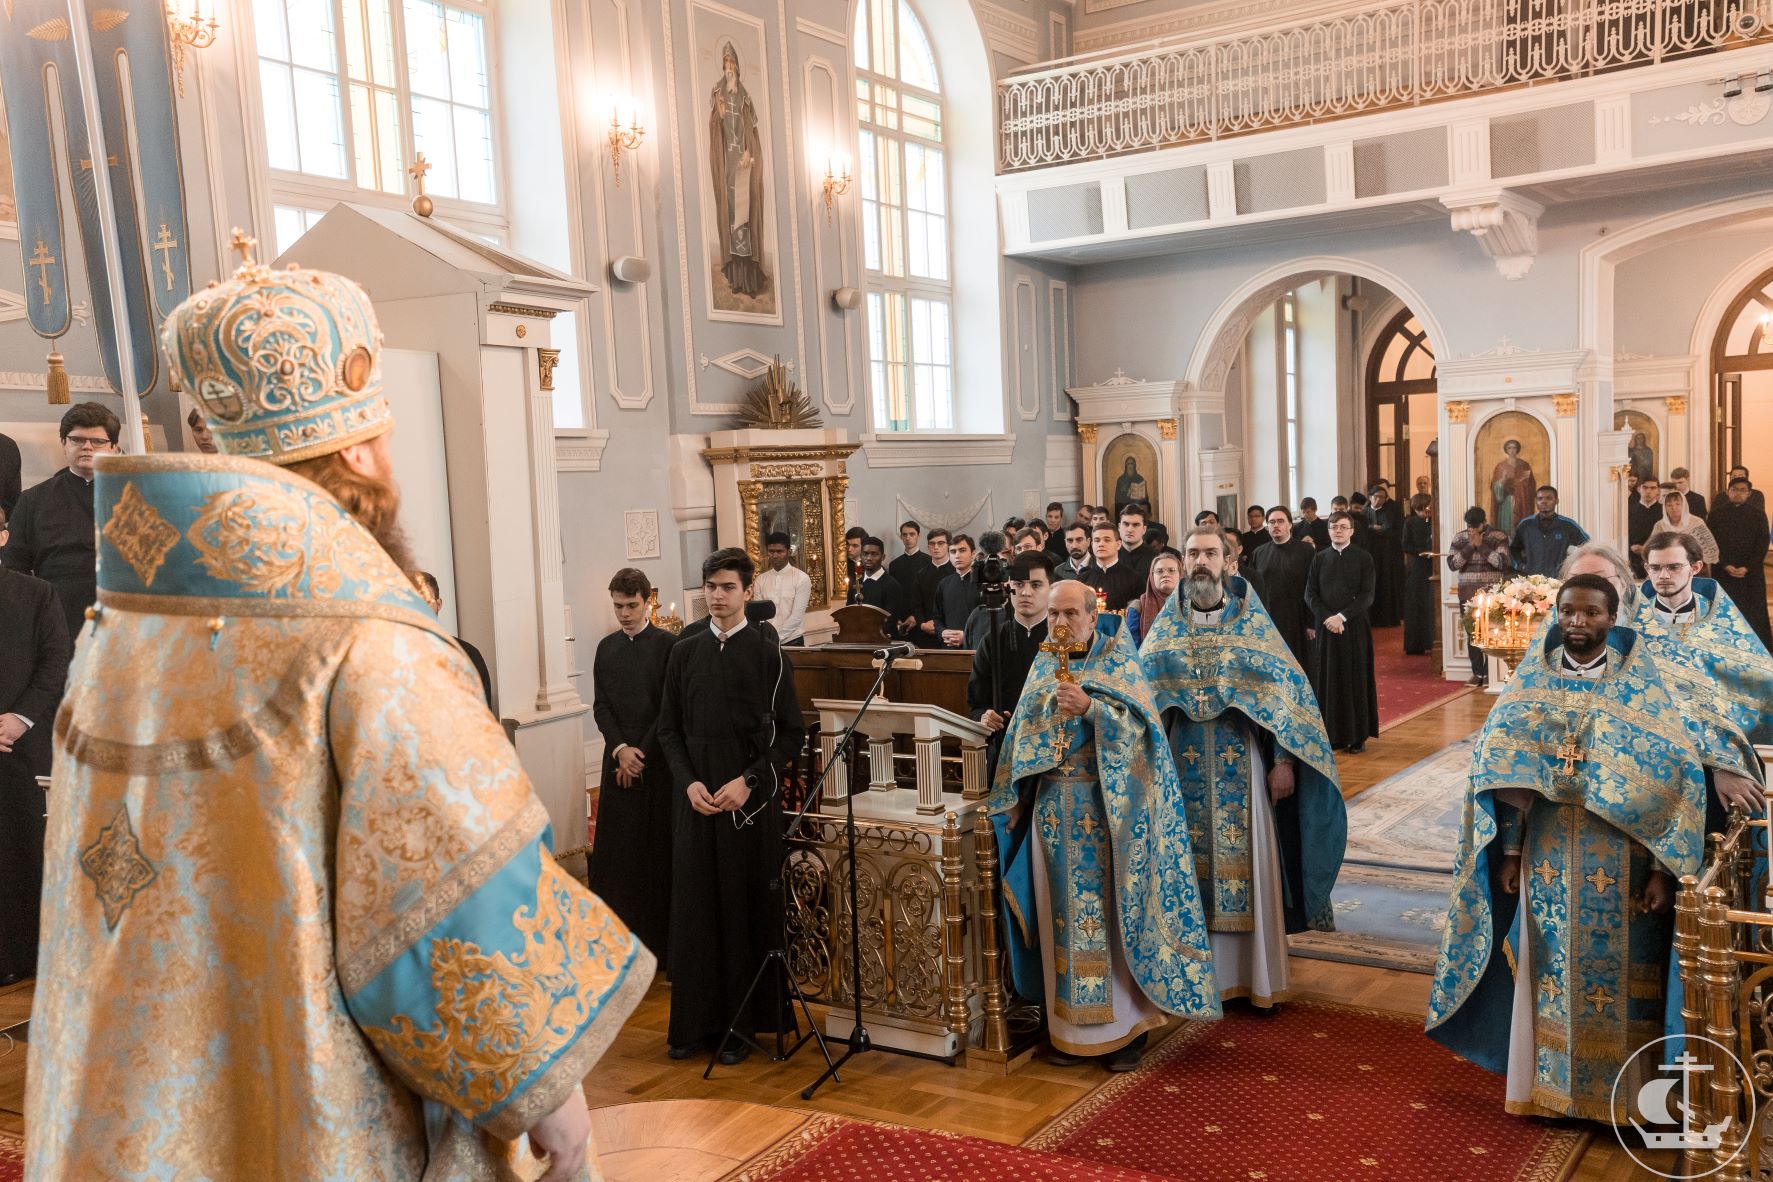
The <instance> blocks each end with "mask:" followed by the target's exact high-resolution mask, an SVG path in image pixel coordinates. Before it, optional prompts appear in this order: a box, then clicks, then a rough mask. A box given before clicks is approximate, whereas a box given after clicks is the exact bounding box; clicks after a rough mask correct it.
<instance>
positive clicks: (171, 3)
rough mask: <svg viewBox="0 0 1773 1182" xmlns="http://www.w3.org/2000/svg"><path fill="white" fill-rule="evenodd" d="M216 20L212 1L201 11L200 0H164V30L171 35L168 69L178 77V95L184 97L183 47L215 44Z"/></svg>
mask: <svg viewBox="0 0 1773 1182" xmlns="http://www.w3.org/2000/svg"><path fill="white" fill-rule="evenodd" d="M218 27H219V26H218V24H217V22H216V19H215V5H214V4H213V3H212V4H211V5H210V12H209V15H208V16H204V15H203V0H166V31H167V33H168V35H169V36H170V37H171V38H172V69H173V73H175V74H177V75H178V79H179V97H180V98H184V97H185V50H186V49H208V48H209V47H210V46H211V45H214V44H215V34H216V29H217V28H218Z"/></svg>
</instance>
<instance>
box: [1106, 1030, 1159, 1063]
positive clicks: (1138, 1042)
mask: <svg viewBox="0 0 1773 1182" xmlns="http://www.w3.org/2000/svg"><path fill="white" fill-rule="evenodd" d="M1150 1041H1151V1036H1150V1035H1149V1034H1141V1035H1140V1036H1139V1037H1138V1038H1135V1039H1134V1040H1133V1041H1132V1042H1130V1043H1128V1044H1127V1045H1126V1046H1124V1047H1122V1048H1121V1049H1120V1050H1118V1051H1116V1052H1114V1053H1113V1054H1112V1055H1110V1056H1108V1061H1107V1062H1106V1063H1105V1064H1103V1066H1105V1067H1107V1068H1108V1070H1110V1071H1113V1072H1116V1073H1118V1072H1122V1071H1132V1070H1133V1069H1134V1068H1136V1067H1138V1066H1139V1060H1141V1059H1143V1058H1144V1057H1145V1044H1146V1043H1148V1042H1150Z"/></svg>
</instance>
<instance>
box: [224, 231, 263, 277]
mask: <svg viewBox="0 0 1773 1182" xmlns="http://www.w3.org/2000/svg"><path fill="white" fill-rule="evenodd" d="M258 246H259V240H258V239H257V238H254V237H253V236H252V235H251V234H248V233H247V232H246V231H245V230H242V229H241V228H240V227H239V226H235V227H234V234H233V237H231V238H229V239H228V249H230V250H237V251H239V252H240V265H241V266H242V267H250V266H252V264H253V257H252V252H253V251H255V250H257V249H258Z"/></svg>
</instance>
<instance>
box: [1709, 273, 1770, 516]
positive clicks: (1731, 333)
mask: <svg viewBox="0 0 1773 1182" xmlns="http://www.w3.org/2000/svg"><path fill="white" fill-rule="evenodd" d="M1711 373H1712V408H1711V409H1712V424H1713V426H1712V452H1711V458H1712V475H1713V477H1714V481H1713V482H1714V483H1717V484H1721V483H1722V482H1723V479H1724V475H1725V474H1726V473H1727V472H1728V471H1729V470H1730V469H1731V468H1734V467H1737V466H1742V467H1746V468H1748V470H1749V472H1750V473H1751V474H1755V473H1759V474H1760V475H1759V477H1758V479H1759V481H1760V482H1761V483H1762V484H1765V483H1766V481H1767V480H1768V479H1769V478H1773V269H1770V270H1767V271H1763V272H1762V273H1761V274H1759V275H1757V276H1756V277H1755V278H1754V279H1752V280H1750V281H1749V284H1748V286H1747V287H1745V288H1743V290H1742V291H1741V292H1740V293H1738V294H1737V296H1736V298H1735V299H1733V300H1731V301H1730V306H1729V307H1728V308H1726V309H1725V311H1724V316H1723V319H1722V321H1720V322H1719V324H1718V331H1717V335H1716V337H1714V338H1713V340H1712V350H1711Z"/></svg>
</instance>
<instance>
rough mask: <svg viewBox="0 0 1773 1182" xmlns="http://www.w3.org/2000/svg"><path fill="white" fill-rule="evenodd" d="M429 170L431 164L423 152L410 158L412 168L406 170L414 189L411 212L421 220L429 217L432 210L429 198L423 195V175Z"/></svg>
mask: <svg viewBox="0 0 1773 1182" xmlns="http://www.w3.org/2000/svg"><path fill="white" fill-rule="evenodd" d="M431 169H432V164H431V162H430V161H429V160H427V159H425V154H424V153H423V152H419V153H417V154H415V155H414V156H413V158H412V167H411V168H409V169H407V170H406V174H407V175H408V176H410V177H412V183H413V189H414V194H413V199H412V211H413V212H414V213H416V214H418V215H419V216H420V217H422V218H428V217H430V216H431V210H432V209H433V208H434V207H433V205H432V203H431V198H430V197H428V196H426V195H425V174H426V173H428V172H430V171H431Z"/></svg>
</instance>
